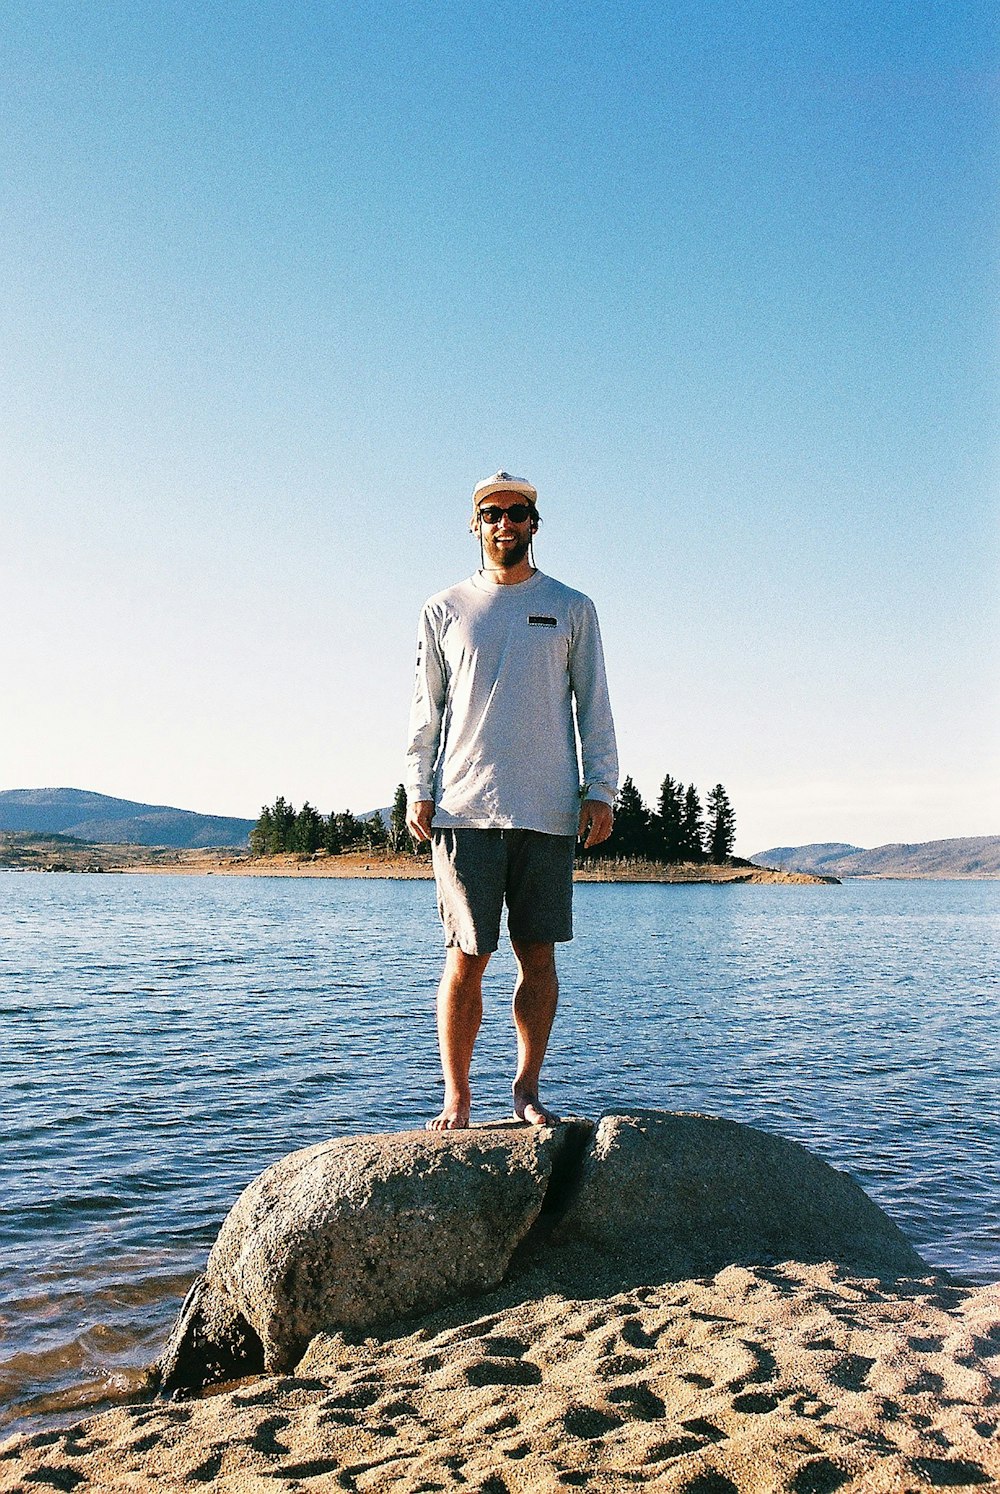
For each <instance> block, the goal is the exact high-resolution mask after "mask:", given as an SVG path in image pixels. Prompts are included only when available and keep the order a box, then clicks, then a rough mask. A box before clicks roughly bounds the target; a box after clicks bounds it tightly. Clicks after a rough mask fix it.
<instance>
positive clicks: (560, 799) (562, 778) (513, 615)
mask: <svg viewBox="0 0 1000 1494" xmlns="http://www.w3.org/2000/svg"><path fill="white" fill-rule="evenodd" d="M574 707H575V721H576V725H575V729H574ZM577 736H579V743H580V755H579V757H578V755H577ZM581 766H582V780H581ZM581 781H582V783H583V786H584V789H585V796H586V797H587V798H588V799H600V800H603V802H604V803H605V804H613V803H614V798H615V791H616V789H617V786H618V753H617V749H616V746H615V728H614V722H613V721H612V718H611V705H610V701H609V699H608V686H607V680H606V678H605V673H604V653H603V650H602V648H601V635H600V630H599V628H598V625H597V613H596V611H595V609H594V604H593V602H592V601H591V600H590V598H589V597H585V596H584V595H583V594H582V593H581V592H579V591H572V590H571V589H570V588H569V587H568V586H563V585H562V583H561V582H559V581H554V580H553V579H552V578H551V577H550V576H544V575H543V574H542V572H541V571H536V572H535V574H534V575H533V576H531V577H529V578H528V580H527V581H521V582H518V583H517V584H515V585H513V586H498V585H497V584H496V583H495V582H493V581H490V580H489V579H488V578H487V577H485V576H484V575H483V574H482V573H481V572H478V573H477V574H476V575H474V576H471V577H470V578H469V579H468V580H467V581H460V582H459V584H458V585H457V586H451V587H449V588H448V590H447V591H441V592H438V594H437V595H436V596H433V597H431V599H430V600H429V601H428V602H427V603H426V604H425V606H424V609H423V611H422V613H421V615H420V626H419V629H418V634H417V673H416V683H415V686H414V691H413V704H412V707H411V710H410V745H409V750H408V753H407V759H406V790H407V794H408V797H409V798H410V800H411V801H413V800H417V799H432V800H433V801H434V805H435V813H434V819H433V822H432V823H433V824H434V826H435V827H437V828H454V827H463V826H467V827H471V828H477V829H498V828H499V829H518V830H540V831H542V832H544V833H545V834H548V835H575V834H576V829H577V823H578V820H579V812H580V785H581Z"/></svg>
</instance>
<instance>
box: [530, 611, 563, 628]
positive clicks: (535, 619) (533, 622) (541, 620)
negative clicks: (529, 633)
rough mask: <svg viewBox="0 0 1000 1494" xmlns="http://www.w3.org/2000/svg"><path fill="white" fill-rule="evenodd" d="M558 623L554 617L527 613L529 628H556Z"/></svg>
mask: <svg viewBox="0 0 1000 1494" xmlns="http://www.w3.org/2000/svg"><path fill="white" fill-rule="evenodd" d="M558 626H559V623H558V622H557V620H556V619H555V618H554V617H541V616H539V615H538V614H537V613H529V614H528V627H529V628H557V627H558Z"/></svg>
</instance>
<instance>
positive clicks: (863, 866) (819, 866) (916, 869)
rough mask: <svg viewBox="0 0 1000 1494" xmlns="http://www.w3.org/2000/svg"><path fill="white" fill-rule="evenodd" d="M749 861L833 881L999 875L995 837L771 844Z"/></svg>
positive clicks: (999, 845)
mask: <svg viewBox="0 0 1000 1494" xmlns="http://www.w3.org/2000/svg"><path fill="white" fill-rule="evenodd" d="M750 860H751V861H753V862H754V863H755V864H756V865H757V866H773V867H777V868H779V869H780V870H782V871H806V872H813V873H821V874H825V875H826V876H834V877H1000V835H974V836H969V837H966V838H964V839H957V840H925V841H921V842H919V843H918V844H916V845H904V844H898V845H897V844H893V845H887V846H876V847H875V849H874V850H871V851H867V850H865V849H864V847H863V846H851V845H844V844H841V843H839V842H819V843H817V844H814V845H808V846H774V847H772V849H771V850H769V851H758V852H757V854H756V855H755V856H751V857H750Z"/></svg>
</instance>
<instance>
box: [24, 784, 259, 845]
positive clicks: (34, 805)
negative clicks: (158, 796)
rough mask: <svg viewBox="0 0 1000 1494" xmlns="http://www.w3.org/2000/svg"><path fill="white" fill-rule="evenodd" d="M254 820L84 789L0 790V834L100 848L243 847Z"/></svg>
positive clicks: (254, 822)
mask: <svg viewBox="0 0 1000 1494" xmlns="http://www.w3.org/2000/svg"><path fill="white" fill-rule="evenodd" d="M255 824H256V821H255V820H240V819H236V818H234V817H233V816H230V815H212V814H196V813H195V812H194V810H191V809H173V808H171V807H170V806H169V805H167V804H139V803H137V802H136V801H135V800H133V799H113V798H111V797H110V796H109V795H108V794H95V793H91V792H89V791H88V790H87V789H73V788H41V789H4V790H0V830H14V831H27V832H31V833H33V834H41V835H69V836H72V837H73V839H74V840H87V841H94V842H97V843H98V844H105V845H111V844H114V845H134V846H173V847H176V848H184V849H191V850H194V849H197V848H199V847H202V846H245V845H246V843H247V836H248V835H249V834H250V831H251V830H252V829H253V827H254V825H255Z"/></svg>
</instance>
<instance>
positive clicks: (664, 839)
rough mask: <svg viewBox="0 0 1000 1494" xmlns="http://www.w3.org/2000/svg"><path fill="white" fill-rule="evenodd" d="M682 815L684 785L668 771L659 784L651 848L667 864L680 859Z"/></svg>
mask: <svg viewBox="0 0 1000 1494" xmlns="http://www.w3.org/2000/svg"><path fill="white" fill-rule="evenodd" d="M683 817H684V785H683V784H682V783H678V781H677V779H676V778H671V776H670V774H669V773H668V774H667V775H666V777H665V778H664V780H663V782H662V783H661V784H660V797H659V799H658V800H657V804H656V813H655V814H654V816H653V824H652V836H653V850H654V854H655V856H656V858H657V860H658V861H665V862H667V864H668V865H673V864H674V863H675V862H677V861H680V860H681V859H682V856H681V822H682V820H683Z"/></svg>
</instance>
